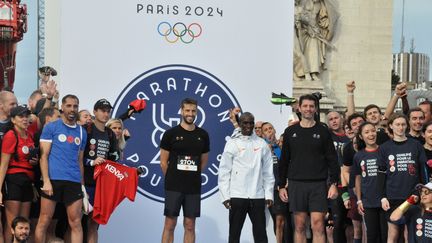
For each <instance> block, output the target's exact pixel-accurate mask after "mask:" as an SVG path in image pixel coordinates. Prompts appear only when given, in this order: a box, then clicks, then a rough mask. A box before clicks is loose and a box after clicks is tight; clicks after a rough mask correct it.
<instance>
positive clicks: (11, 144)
mask: <svg viewBox="0 0 432 243" xmlns="http://www.w3.org/2000/svg"><path fill="white" fill-rule="evenodd" d="M17 136H18V148H17V149H16V153H17V155H18V161H16V160H15V156H14V154H15V146H16V144H17V141H16V137H15V134H14V131H12V130H9V131H8V132H6V134H5V135H4V138H3V143H2V150H1V151H2V153H5V154H10V155H11V157H10V160H9V166H8V169H7V172H6V173H7V174H16V173H25V174H26V175H27V176H28V177H30V178H31V179H32V180H33V177H34V172H33V166H32V165H31V164H30V163H29V160H28V155H29V152H30V149H34V142H33V138H32V136H31V134H29V133H27V138H25V139H24V138H22V137H21V136H20V135H18V133H17Z"/></svg>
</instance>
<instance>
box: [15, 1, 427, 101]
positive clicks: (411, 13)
mask: <svg viewBox="0 0 432 243" xmlns="http://www.w3.org/2000/svg"><path fill="white" fill-rule="evenodd" d="M340 1H344V0H340ZM377 1H379V0H377ZM402 2H403V0H393V9H394V11H393V53H397V52H399V50H400V39H401V32H402ZM22 3H25V4H27V8H28V24H29V27H28V32H27V33H26V34H25V36H24V40H23V41H21V42H19V44H18V51H17V63H16V66H17V68H16V74H15V77H16V78H15V88H14V90H15V93H16V96H17V98H18V101H19V102H20V103H26V102H27V98H28V96H29V95H30V94H31V92H32V91H33V90H35V89H36V88H37V79H38V78H37V68H38V66H37V32H38V31H37V0H23V1H22ZM431 14H432V0H405V27H404V36H405V51H409V49H410V46H411V39H412V38H414V41H415V52H419V53H426V54H427V55H429V58H432V31H431V30H430V28H429V27H430V26H428V24H430V23H432V21H431V19H430V15H431ZM389 58H391V57H389ZM430 60H431V61H430V63H431V67H430V69H429V70H430V72H431V73H432V59H430ZM47 65H49V64H47ZM54 68H56V67H54ZM57 71H60V72H61V70H57ZM431 79H432V78H431V77H429V80H431Z"/></svg>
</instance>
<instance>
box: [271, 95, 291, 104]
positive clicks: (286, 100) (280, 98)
mask: <svg viewBox="0 0 432 243" xmlns="http://www.w3.org/2000/svg"><path fill="white" fill-rule="evenodd" d="M270 101H271V103H272V104H274V105H292V104H294V103H296V102H297V99H296V98H293V97H288V96H286V95H285V94H284V93H280V94H276V93H273V92H272V97H271V100H270Z"/></svg>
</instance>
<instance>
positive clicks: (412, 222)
mask: <svg viewBox="0 0 432 243" xmlns="http://www.w3.org/2000/svg"><path fill="white" fill-rule="evenodd" d="M404 217H405V219H406V222H407V227H408V242H417V243H431V242H432V212H430V211H424V212H423V210H422V208H421V207H420V206H417V205H416V206H412V207H410V208H409V209H408V211H407V212H406V213H405V215H404Z"/></svg>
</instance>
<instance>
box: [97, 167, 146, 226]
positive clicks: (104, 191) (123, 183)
mask: <svg viewBox="0 0 432 243" xmlns="http://www.w3.org/2000/svg"><path fill="white" fill-rule="evenodd" d="M94 178H95V180H96V182H97V183H96V193H95V198H94V205H93V220H94V221H95V222H96V223H98V224H107V223H108V220H109V218H110V216H111V214H112V212H113V211H114V209H115V208H116V207H117V205H119V204H120V203H121V201H123V199H124V198H128V199H129V200H131V201H134V200H135V195H136V191H137V187H138V175H137V170H136V168H132V167H127V166H124V165H121V164H119V163H116V162H113V161H109V160H106V161H105V163H103V164H100V165H97V166H96V167H95V170H94Z"/></svg>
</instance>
